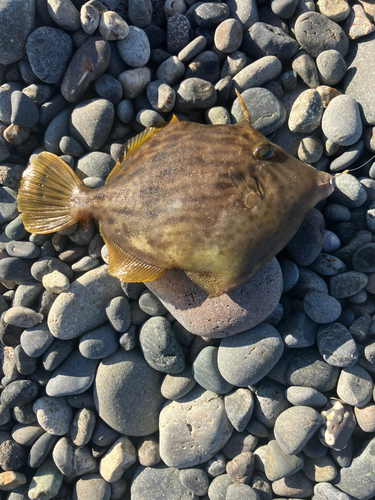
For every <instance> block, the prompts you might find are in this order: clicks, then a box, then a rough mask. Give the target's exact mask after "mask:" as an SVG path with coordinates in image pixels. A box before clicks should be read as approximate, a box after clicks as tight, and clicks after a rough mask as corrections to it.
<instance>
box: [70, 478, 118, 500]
mask: <svg viewBox="0 0 375 500" xmlns="http://www.w3.org/2000/svg"><path fill="white" fill-rule="evenodd" d="M95 497H97V498H100V499H103V500H107V499H109V498H110V497H111V485H110V484H109V483H108V482H107V481H105V479H103V478H102V476H101V475H100V474H85V475H84V476H82V477H81V478H80V479H78V481H77V482H76V484H75V487H74V493H73V498H74V499H76V500H81V499H82V500H83V499H84V498H95Z"/></svg>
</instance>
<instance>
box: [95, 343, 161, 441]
mask: <svg viewBox="0 0 375 500" xmlns="http://www.w3.org/2000/svg"><path fill="white" fill-rule="evenodd" d="M161 380H162V374H161V373H160V372H157V371H155V370H153V369H152V368H151V367H150V366H149V365H148V364H147V363H146V361H145V359H144V357H143V356H142V354H141V353H140V352H139V350H137V349H134V350H132V351H125V350H124V349H119V350H117V351H116V352H115V353H114V354H112V355H111V356H109V357H108V358H105V359H104V360H103V361H102V362H101V363H100V365H99V368H98V371H97V375H96V379H95V385H94V400H95V406H96V409H97V411H98V413H99V416H100V417H101V418H102V419H103V420H104V421H105V422H106V423H107V424H108V425H110V426H111V427H112V428H113V429H115V430H117V431H118V432H121V433H122V434H126V435H128V436H146V435H148V434H152V433H153V432H156V431H157V429H158V417H159V412H160V409H161V407H162V406H163V404H164V398H163V397H162V395H161V393H160V385H161ZM109 381H110V383H109ZM114 407H117V408H119V411H116V412H114V411H113V408H114Z"/></svg>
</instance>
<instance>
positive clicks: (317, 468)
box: [302, 455, 337, 483]
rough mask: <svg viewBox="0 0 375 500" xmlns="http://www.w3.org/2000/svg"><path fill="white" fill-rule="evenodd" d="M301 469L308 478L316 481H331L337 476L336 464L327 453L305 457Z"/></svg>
mask: <svg viewBox="0 0 375 500" xmlns="http://www.w3.org/2000/svg"><path fill="white" fill-rule="evenodd" d="M302 470H303V472H304V473H305V475H306V476H307V477H308V479H310V480H311V481H314V482H318V483H320V482H328V481H333V480H334V479H335V477H336V476H337V469H336V466H335V464H334V462H333V461H332V459H331V458H329V457H328V456H327V455H325V456H324V457H316V458H310V457H306V458H305V463H304V466H303V469H302Z"/></svg>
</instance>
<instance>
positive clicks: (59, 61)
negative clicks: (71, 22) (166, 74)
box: [26, 26, 73, 83]
mask: <svg viewBox="0 0 375 500" xmlns="http://www.w3.org/2000/svg"><path fill="white" fill-rule="evenodd" d="M26 52H27V56H28V60H29V63H30V65H31V68H32V70H33V72H34V74H35V75H36V76H37V77H38V78H39V79H40V80H42V82H45V83H57V82H58V81H59V80H61V78H62V76H63V75H64V73H65V70H66V68H67V66H68V63H69V61H70V58H71V57H72V55H73V43H72V39H71V38H70V36H69V35H68V34H67V33H65V32H64V31H62V30H60V29H56V28H52V27H50V26H42V27H40V28H37V29H36V30H35V31H33V32H32V33H31V35H30V36H29V37H28V39H27V41H26Z"/></svg>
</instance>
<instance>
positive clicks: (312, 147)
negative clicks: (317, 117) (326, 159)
mask: <svg viewBox="0 0 375 500" xmlns="http://www.w3.org/2000/svg"><path fill="white" fill-rule="evenodd" d="M322 154H323V144H322V142H321V141H320V140H319V139H317V138H316V137H313V136H308V137H304V138H303V139H301V142H300V143H299V146H298V158H299V159H300V160H301V161H303V162H304V163H308V164H311V163H315V162H317V161H319V160H320V158H321V157H322Z"/></svg>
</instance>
